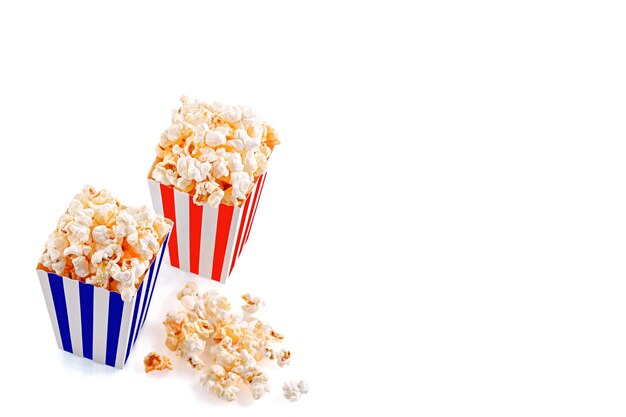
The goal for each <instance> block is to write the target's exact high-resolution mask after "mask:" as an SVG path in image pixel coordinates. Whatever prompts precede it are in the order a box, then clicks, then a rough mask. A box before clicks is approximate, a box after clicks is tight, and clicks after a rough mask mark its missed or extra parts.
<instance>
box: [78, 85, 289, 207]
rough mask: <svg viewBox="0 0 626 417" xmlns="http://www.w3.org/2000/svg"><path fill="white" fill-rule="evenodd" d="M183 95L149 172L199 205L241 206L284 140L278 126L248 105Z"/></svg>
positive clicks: (160, 181)
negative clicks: (235, 104) (193, 99)
mask: <svg viewBox="0 0 626 417" xmlns="http://www.w3.org/2000/svg"><path fill="white" fill-rule="evenodd" d="M180 100H181V107H180V108H179V109H178V110H177V111H174V112H173V113H172V124H171V125H170V126H169V127H168V128H167V129H166V130H165V131H164V132H163V134H162V135H161V139H160V142H159V144H158V145H157V147H156V154H157V158H156V161H155V163H154V165H153V167H152V171H151V173H150V177H151V178H152V179H154V180H155V181H157V182H159V183H161V184H163V185H168V186H173V187H175V188H177V189H178V190H180V191H182V192H186V193H189V194H191V195H193V201H194V203H196V204H198V205H202V204H209V205H210V206H211V207H217V206H218V205H219V204H220V203H223V204H227V205H241V204H242V203H243V202H244V201H245V199H246V197H247V195H248V194H249V193H250V192H251V190H252V188H253V186H254V184H255V182H256V181H257V179H258V177H259V176H261V175H262V174H263V173H264V172H265V170H266V168H267V159H268V158H269V156H270V155H271V153H272V151H273V149H274V146H276V145H277V144H279V143H280V141H279V140H278V138H277V136H276V132H275V130H274V129H273V128H272V127H271V126H269V125H268V124H266V123H264V122H262V121H260V120H259V119H258V118H257V116H256V115H255V114H254V112H253V111H252V110H251V109H250V108H249V107H246V106H230V105H223V104H220V103H212V104H206V103H201V102H198V101H193V102H192V101H190V100H189V99H188V98H187V97H185V96H183V97H181V99H180ZM85 217H86V218H89V216H85Z"/></svg>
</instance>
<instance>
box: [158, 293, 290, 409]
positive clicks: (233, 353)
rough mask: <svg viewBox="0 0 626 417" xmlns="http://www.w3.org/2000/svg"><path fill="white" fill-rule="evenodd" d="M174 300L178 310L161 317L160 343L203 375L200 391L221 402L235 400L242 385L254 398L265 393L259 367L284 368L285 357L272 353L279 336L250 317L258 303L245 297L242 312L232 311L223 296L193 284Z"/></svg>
mask: <svg viewBox="0 0 626 417" xmlns="http://www.w3.org/2000/svg"><path fill="white" fill-rule="evenodd" d="M177 298H178V300H179V301H180V303H181V304H182V306H183V307H184V310H183V311H173V312H170V313H168V314H167V316H166V319H165V321H164V322H163V324H164V325H165V331H166V340H165V345H166V346H167V348H168V349H170V350H172V351H174V352H176V354H177V355H178V356H179V357H181V358H182V359H183V360H185V361H186V362H187V363H189V365H190V366H191V367H192V368H194V369H196V370H198V371H202V372H203V373H202V377H201V379H200V383H201V384H202V385H203V386H204V388H205V389H206V390H207V391H209V392H212V393H214V394H215V395H217V396H218V397H219V398H221V399H224V400H227V401H233V400H235V399H236V398H237V396H238V394H239V391H240V385H242V384H244V385H247V386H248V388H249V390H250V393H251V395H252V397H253V398H254V399H257V400H258V399H259V398H261V397H262V396H263V395H265V394H266V393H267V392H269V390H270V387H269V381H268V378H267V375H266V374H265V373H264V372H263V371H262V370H261V368H260V367H259V363H260V362H262V361H263V360H268V361H276V362H277V363H278V365H280V366H284V365H286V364H287V363H288V362H289V359H290V357H291V353H290V352H289V351H288V350H285V349H281V350H276V348H275V347H274V344H275V343H278V342H281V341H282V339H283V336H282V335H281V334H280V333H277V332H276V331H274V330H273V329H272V328H271V327H270V326H269V325H267V324H265V323H263V322H261V321H260V320H258V319H257V318H255V317H253V316H252V314H253V313H255V312H256V311H257V310H258V309H259V308H260V307H261V306H263V305H264V302H263V300H261V299H260V298H258V297H254V296H252V295H250V294H245V295H244V296H242V299H243V301H244V304H243V305H242V306H241V308H242V310H243V313H236V312H233V311H232V310H231V304H230V303H229V302H228V300H227V299H226V298H225V297H222V296H220V295H219V294H218V293H217V292H216V291H208V292H205V293H202V294H201V293H200V292H199V291H198V287H197V285H196V284H195V283H193V282H189V283H187V285H185V287H184V288H183V289H182V290H181V291H180V292H179V293H178V294H177ZM202 356H206V357H205V358H204V359H203V358H202ZM207 359H208V360H207Z"/></svg>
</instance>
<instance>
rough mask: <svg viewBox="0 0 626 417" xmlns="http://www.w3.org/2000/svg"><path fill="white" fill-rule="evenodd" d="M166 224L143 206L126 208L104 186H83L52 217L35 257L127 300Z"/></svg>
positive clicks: (63, 273)
mask: <svg viewBox="0 0 626 417" xmlns="http://www.w3.org/2000/svg"><path fill="white" fill-rule="evenodd" d="M171 227H172V222H171V221H170V220H166V219H165V218H163V217H162V216H160V215H159V216H157V215H156V214H154V212H153V211H152V210H151V209H149V208H148V207H147V206H144V207H140V208H131V207H125V206H123V205H122V204H121V203H120V202H119V201H117V200H116V199H114V198H113V197H112V196H111V194H110V193H109V192H108V191H106V190H101V191H96V190H95V189H93V188H92V187H90V186H86V187H85V188H84V189H83V191H82V192H81V193H80V194H77V195H76V196H75V197H74V198H73V199H72V201H71V202H70V204H69V207H68V209H67V211H66V213H64V214H63V215H62V216H61V218H60V219H59V221H58V222H57V227H56V229H55V231H54V232H53V233H52V234H51V235H50V236H49V238H48V242H47V243H46V247H45V250H44V253H43V254H42V255H41V257H40V259H39V262H40V264H41V265H42V266H43V267H44V269H46V270H48V271H54V273H56V274H57V275H61V276H66V277H70V278H73V279H76V280H80V281H82V282H85V283H87V284H91V285H96V286H98V287H102V288H105V289H110V290H113V291H117V292H119V293H120V294H121V296H122V299H123V300H124V301H129V300H131V299H132V298H133V297H134V296H135V294H136V292H137V288H138V287H139V285H141V282H142V280H143V277H144V275H145V272H146V270H147V269H148V267H149V266H150V263H151V261H152V259H153V258H154V256H155V254H156V253H157V252H158V250H159V248H160V246H161V242H162V241H163V239H165V236H166V235H167V233H168V232H169V231H170V229H171Z"/></svg>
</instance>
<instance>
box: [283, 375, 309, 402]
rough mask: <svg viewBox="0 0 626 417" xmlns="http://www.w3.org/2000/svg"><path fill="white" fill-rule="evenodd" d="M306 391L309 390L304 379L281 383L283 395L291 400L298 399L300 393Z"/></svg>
mask: <svg viewBox="0 0 626 417" xmlns="http://www.w3.org/2000/svg"><path fill="white" fill-rule="evenodd" d="M307 392H309V384H308V383H307V382H306V381H304V380H302V381H300V382H295V381H290V382H285V384H284V385H283V395H284V396H285V398H286V399H288V400H289V401H291V402H295V401H298V400H299V399H300V397H301V396H302V394H306V393H307Z"/></svg>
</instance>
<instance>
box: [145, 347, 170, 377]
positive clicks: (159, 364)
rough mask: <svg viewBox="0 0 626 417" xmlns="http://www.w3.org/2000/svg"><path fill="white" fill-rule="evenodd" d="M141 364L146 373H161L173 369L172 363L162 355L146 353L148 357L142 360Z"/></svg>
mask: <svg viewBox="0 0 626 417" xmlns="http://www.w3.org/2000/svg"><path fill="white" fill-rule="evenodd" d="M143 364H144V366H145V369H146V373H149V372H152V371H163V370H165V369H174V368H173V367H172V362H171V361H170V358H168V357H167V356H164V355H160V354H158V353H156V352H150V353H148V355H147V356H146V357H145V358H144V360H143Z"/></svg>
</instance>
